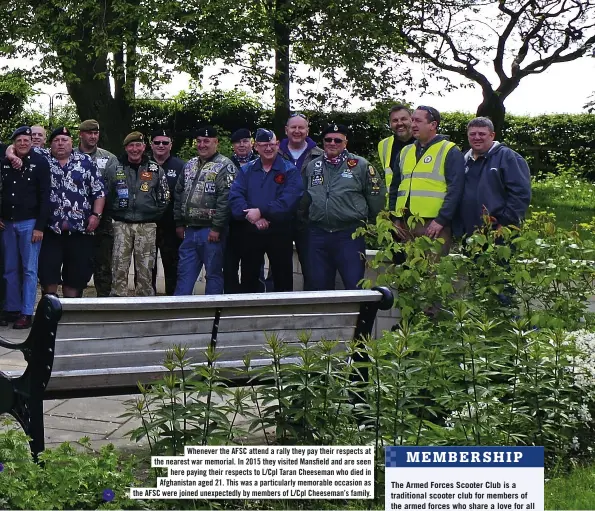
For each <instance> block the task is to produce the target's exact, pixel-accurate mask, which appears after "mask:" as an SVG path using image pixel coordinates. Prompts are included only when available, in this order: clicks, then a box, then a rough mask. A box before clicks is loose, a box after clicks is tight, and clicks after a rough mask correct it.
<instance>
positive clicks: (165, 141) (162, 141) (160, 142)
mask: <svg viewBox="0 0 595 511" xmlns="http://www.w3.org/2000/svg"><path fill="white" fill-rule="evenodd" d="M151 143H152V144H155V145H169V141H167V140H153V142H151Z"/></svg>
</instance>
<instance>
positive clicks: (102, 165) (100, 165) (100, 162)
mask: <svg viewBox="0 0 595 511" xmlns="http://www.w3.org/2000/svg"><path fill="white" fill-rule="evenodd" d="M96 163H97V168H98V169H104V168H105V166H106V165H107V158H97V162H96Z"/></svg>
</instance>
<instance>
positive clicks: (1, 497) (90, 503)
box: [0, 429, 142, 509]
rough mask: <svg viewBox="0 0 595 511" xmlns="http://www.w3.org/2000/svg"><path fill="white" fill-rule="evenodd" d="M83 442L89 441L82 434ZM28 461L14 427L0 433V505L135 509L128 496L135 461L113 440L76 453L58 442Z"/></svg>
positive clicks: (26, 449) (24, 443)
mask: <svg viewBox="0 0 595 511" xmlns="http://www.w3.org/2000/svg"><path fill="white" fill-rule="evenodd" d="M81 442H82V444H83V445H87V446H88V445H89V440H88V439H83V440H82V441H81ZM39 459H40V462H41V464H37V463H34V462H33V460H32V458H31V453H30V452H29V443H28V440H27V437H26V436H25V434H24V433H23V432H22V431H21V430H19V429H9V430H7V431H4V432H2V433H0V461H1V464H2V470H1V471H0V507H1V508H2V509H98V508H104V509H131V508H134V509H137V508H138V506H139V504H142V503H139V502H138V501H133V500H130V499H128V491H129V490H128V488H129V487H130V486H134V485H135V481H136V478H135V475H134V470H135V467H136V461H135V459H134V458H132V457H128V458H123V457H122V456H120V455H119V454H118V452H117V451H116V449H115V448H114V446H113V445H108V446H105V447H103V448H102V449H101V450H100V451H99V452H98V453H81V452H78V451H77V450H76V449H74V448H73V447H72V446H71V445H70V444H68V443H64V444H62V445H61V446H60V447H58V448H56V449H46V450H45V451H44V452H43V453H42V454H40V456H39Z"/></svg>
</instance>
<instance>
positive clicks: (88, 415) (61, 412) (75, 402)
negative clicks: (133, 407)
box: [51, 397, 129, 425]
mask: <svg viewBox="0 0 595 511" xmlns="http://www.w3.org/2000/svg"><path fill="white" fill-rule="evenodd" d="M126 411H127V410H126V407H125V406H124V403H123V402H122V401H119V400H114V399H105V398H102V397H99V398H78V399H67V400H65V401H63V402H62V403H60V404H59V405H58V406H56V407H54V408H52V411H51V412H52V413H51V415H52V416H54V417H64V418H72V419H82V420H95V421H103V422H110V423H111V422H113V423H117V424H118V425H120V424H123V423H125V422H126V421H127V420H128V419H129V417H120V415H122V414H123V413H125V412H126Z"/></svg>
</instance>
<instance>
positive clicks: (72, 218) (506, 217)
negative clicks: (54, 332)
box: [0, 105, 531, 328]
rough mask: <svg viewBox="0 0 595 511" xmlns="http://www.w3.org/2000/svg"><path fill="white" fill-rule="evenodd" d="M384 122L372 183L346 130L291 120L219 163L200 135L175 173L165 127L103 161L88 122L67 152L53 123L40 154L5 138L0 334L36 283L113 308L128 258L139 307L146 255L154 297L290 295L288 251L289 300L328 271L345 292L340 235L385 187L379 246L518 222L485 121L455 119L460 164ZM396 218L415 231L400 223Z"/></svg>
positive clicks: (28, 139) (418, 115)
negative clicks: (198, 291) (159, 288)
mask: <svg viewBox="0 0 595 511" xmlns="http://www.w3.org/2000/svg"><path fill="white" fill-rule="evenodd" d="M389 125H390V127H391V130H392V131H393V133H394V135H392V136H391V137H388V138H387V139H384V140H382V141H381V142H380V144H379V146H378V150H379V157H380V160H381V162H382V165H383V166H384V176H382V175H381V174H379V173H378V171H377V170H376V169H374V167H373V166H372V165H371V164H370V163H369V162H368V161H367V160H365V159H364V158H362V157H361V156H358V155H355V154H353V153H351V152H349V151H348V150H347V145H348V137H349V130H348V128H347V127H346V126H343V125H341V124H331V125H329V126H328V127H327V128H326V129H325V130H324V131H323V132H322V133H321V136H322V147H318V146H317V144H316V143H315V142H314V141H313V140H312V139H311V138H310V137H309V122H308V119H307V118H306V117H305V116H304V115H303V114H299V113H298V114H294V115H292V116H291V117H290V118H289V119H288V121H287V123H286V127H285V134H286V136H287V138H286V139H284V140H283V141H279V139H278V138H277V136H276V134H275V133H273V132H272V131H270V130H268V129H263V128H260V129H258V130H257V131H256V133H254V134H252V133H251V132H250V131H249V130H248V129H245V128H241V129H239V130H237V131H236V132H234V133H233V134H232V137H231V142H232V147H233V155H232V156H231V158H227V157H226V156H224V155H222V154H221V153H220V152H219V150H218V145H219V138H218V133H217V130H216V129H215V128H213V127H212V126H203V127H201V128H199V129H198V132H197V136H196V148H197V156H196V157H195V158H192V159H191V160H190V161H188V162H184V161H183V160H181V159H179V158H176V157H174V156H172V155H171V147H172V137H171V135H170V134H169V133H168V132H167V131H165V130H157V131H155V132H153V133H152V134H151V139H150V149H151V151H150V152H148V151H147V145H146V142H145V138H144V135H143V134H142V133H140V132H137V131H135V132H132V133H130V134H129V135H127V136H126V138H125V139H124V141H123V146H124V154H123V155H122V156H121V157H120V158H117V157H116V156H115V155H113V154H112V153H110V152H108V151H105V150H103V149H101V148H99V147H98V146H97V144H98V141H99V133H100V132H99V124H98V123H97V121H95V120H92V119H90V120H86V121H84V122H82V123H81V124H80V126H79V132H80V137H79V138H80V143H79V146H78V148H76V149H73V146H72V136H71V134H70V132H69V130H68V129H67V128H66V127H59V128H56V129H55V130H54V131H52V133H51V134H50V136H49V144H50V147H49V148H48V149H45V148H44V147H43V145H44V143H45V131H43V140H42V137H41V132H40V135H39V136H38V139H37V140H36V142H35V144H34V136H33V131H34V130H35V129H37V130H38V131H39V128H41V127H36V126H34V127H31V128H30V127H27V126H24V127H21V128H19V129H17V130H16V131H15V132H14V133H13V135H12V145H11V146H10V147H8V148H7V149H6V157H5V158H3V159H2V167H1V171H2V180H1V183H2V189H1V193H0V198H1V205H0V210H1V217H0V228H3V230H4V232H3V236H2V239H3V243H2V246H3V249H4V280H5V283H6V286H7V289H6V300H5V305H4V314H3V316H2V320H1V322H0V324H5V325H6V324H8V323H9V322H14V328H28V327H30V325H31V316H32V314H33V308H34V305H35V297H36V289H37V279H38V277H39V280H40V283H41V286H42V291H43V292H44V293H56V291H57V289H58V285H60V284H62V289H63V294H64V296H65V297H76V296H82V292H83V290H84V288H85V287H86V285H87V283H88V281H89V280H90V278H91V276H92V275H94V283H95V287H96V291H97V295H98V296H108V295H111V296H126V295H127V294H128V275H129V268H130V264H131V259H132V256H134V266H135V281H136V295H137V296H148V295H152V294H154V293H155V279H156V251H157V249H158V250H159V251H160V252H161V257H162V261H163V266H164V270H165V287H166V293H167V294H175V295H188V294H192V292H193V288H194V284H195V282H196V280H197V278H198V275H199V273H200V272H201V270H202V268H203V267H204V268H205V274H206V289H205V292H206V294H220V293H223V292H225V293H235V292H249V293H253V292H258V291H261V290H263V286H265V288H266V289H270V288H271V287H272V288H274V290H275V291H292V290H293V244H294V243H295V247H296V249H297V253H298V257H299V260H300V263H301V267H302V273H303V277H304V289H306V290H325V289H334V287H335V276H336V273H337V272H338V273H339V274H340V276H341V279H342V281H343V284H344V286H345V288H346V289H355V288H357V287H358V285H359V282H360V280H361V279H362V278H363V276H364V270H365V258H364V255H363V254H365V249H366V247H365V241H364V238H363V237H354V236H353V235H354V232H355V230H356V229H357V228H358V227H359V226H361V225H363V224H364V223H365V222H374V221H375V219H376V216H377V215H378V214H379V212H380V211H381V210H383V209H384V208H385V207H386V193H387V188H388V190H389V193H388V197H389V200H388V207H389V210H390V212H391V215H392V217H393V220H394V225H395V235H396V236H397V237H398V238H399V239H400V240H402V241H406V240H408V239H411V238H412V237H414V236H420V235H427V236H429V237H431V238H442V239H443V240H444V252H446V251H448V248H449V245H450V241H451V239H452V233H453V231H454V232H455V234H471V233H472V232H473V231H474V229H475V228H476V227H478V226H481V225H482V224H483V214H484V212H485V211H489V216H490V217H491V218H492V219H493V220H494V225H496V224H500V225H510V224H515V225H517V224H519V223H520V221H521V220H522V219H523V217H524V215H525V213H526V210H527V207H528V205H529V201H530V196H531V191H530V180H529V169H528V166H527V164H526V162H525V161H524V160H523V158H522V157H520V156H519V155H518V154H517V153H515V152H514V151H512V150H511V149H509V148H507V147H506V146H504V145H503V144H499V143H498V142H496V141H495V140H494V137H495V133H494V128H493V125H492V123H491V121H490V120H489V119H486V118H481V117H480V118H476V119H474V120H472V121H471V122H470V123H469V126H468V137H469V143H470V146H471V149H470V150H469V152H468V153H467V154H465V155H463V154H462V153H461V151H460V150H459V149H458V148H457V147H456V145H455V144H454V143H452V142H450V141H449V140H448V138H447V137H445V136H443V135H439V134H438V127H439V125H440V114H439V112H438V111H437V110H436V109H434V108H432V107H426V106H420V107H418V108H417V109H416V110H415V111H413V112H412V111H410V110H409V109H408V108H407V107H406V106H404V105H396V106H395V107H393V108H392V109H391V111H390V114H389ZM41 129H43V128H41ZM385 179H386V181H385ZM411 215H415V216H416V217H420V218H421V219H422V222H421V223H418V224H417V225H415V226H413V227H410V223H409V222H407V219H408V218H409V217H410V216H411ZM265 254H266V255H267V257H268V259H269V263H270V267H269V275H268V277H267V278H266V279H265V276H264V270H263V268H264V256H265ZM240 267H241V273H240V272H239V269H240ZM240 275H241V276H240Z"/></svg>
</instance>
